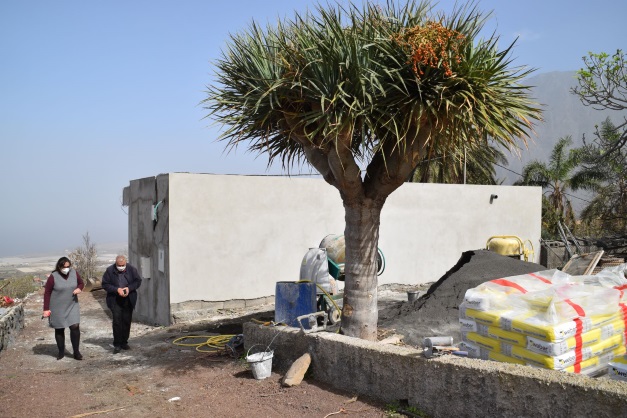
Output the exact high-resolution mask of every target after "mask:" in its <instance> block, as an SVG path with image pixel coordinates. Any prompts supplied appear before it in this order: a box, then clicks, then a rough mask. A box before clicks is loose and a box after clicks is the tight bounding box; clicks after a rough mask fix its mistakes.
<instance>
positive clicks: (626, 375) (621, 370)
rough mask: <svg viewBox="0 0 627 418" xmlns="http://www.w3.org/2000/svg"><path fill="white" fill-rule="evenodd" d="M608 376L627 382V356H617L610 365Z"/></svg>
mask: <svg viewBox="0 0 627 418" xmlns="http://www.w3.org/2000/svg"><path fill="white" fill-rule="evenodd" d="M607 374H608V376H609V378H610V379H613V380H621V381H623V382H627V355H624V354H623V355H617V356H615V357H614V358H613V359H612V360H611V361H610V362H609V363H608V369H607Z"/></svg>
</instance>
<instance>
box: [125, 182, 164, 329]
mask: <svg viewBox="0 0 627 418" xmlns="http://www.w3.org/2000/svg"><path fill="white" fill-rule="evenodd" d="M168 185H169V183H168V176H167V175H160V176H158V177H156V178H155V177H147V178H143V179H139V180H133V181H131V183H130V185H129V187H128V188H126V189H125V193H124V203H125V204H126V205H128V206H129V210H128V222H129V223H128V250H129V254H128V255H129V263H131V264H132V265H134V266H135V267H137V268H138V270H139V273H140V274H141V275H142V277H143V278H144V280H143V282H142V285H141V287H140V288H139V290H138V299H137V306H136V309H135V313H134V318H135V319H136V320H138V321H141V322H145V323H149V324H157V325H169V324H170V281H169V273H168V267H169V263H168V251H169V245H168V235H169V227H168V207H167V206H168ZM159 202H161V204H159V206H158V208H157V217H156V221H155V220H153V212H154V205H156V204H157V203H159ZM159 257H161V258H162V259H163V261H164V262H163V263H162V265H160V263H159ZM160 266H163V268H162V269H160Z"/></svg>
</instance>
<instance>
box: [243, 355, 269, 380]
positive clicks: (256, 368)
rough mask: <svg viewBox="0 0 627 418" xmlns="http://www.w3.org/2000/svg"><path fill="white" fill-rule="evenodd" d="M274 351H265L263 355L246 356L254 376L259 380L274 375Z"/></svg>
mask: <svg viewBox="0 0 627 418" xmlns="http://www.w3.org/2000/svg"><path fill="white" fill-rule="evenodd" d="M273 356H274V351H263V352H261V353H255V354H250V355H247V356H246V361H247V362H248V364H249V365H250V368H251V370H252V371H253V376H254V377H255V379H257V380H262V379H265V378H266V377H269V376H270V374H271V373H272V357H273Z"/></svg>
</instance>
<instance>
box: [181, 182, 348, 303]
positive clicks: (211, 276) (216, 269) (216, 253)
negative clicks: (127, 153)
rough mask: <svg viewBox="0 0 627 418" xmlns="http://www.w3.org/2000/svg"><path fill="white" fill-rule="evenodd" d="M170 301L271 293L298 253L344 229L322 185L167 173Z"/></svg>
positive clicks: (334, 199) (288, 275)
mask: <svg viewBox="0 0 627 418" xmlns="http://www.w3.org/2000/svg"><path fill="white" fill-rule="evenodd" d="M169 190H170V196H169V204H170V303H178V302H184V301H187V300H207V301H222V300H231V299H252V298H257V297H262V296H269V295H274V290H275V283H276V282H277V281H296V280H298V279H299V274H300V263H301V261H302V259H303V256H304V255H305V252H306V251H307V250H308V249H309V248H311V247H317V246H318V245H319V244H320V241H321V240H322V238H324V237H325V236H326V235H328V234H331V233H337V234H342V233H343V231H344V207H343V206H342V201H341V199H340V195H339V192H338V191H337V190H336V189H334V188H333V187H331V186H329V185H328V184H327V183H325V182H324V181H322V180H317V179H294V178H292V179H290V178H284V177H254V176H222V175H208V174H185V173H174V174H170V189H169Z"/></svg>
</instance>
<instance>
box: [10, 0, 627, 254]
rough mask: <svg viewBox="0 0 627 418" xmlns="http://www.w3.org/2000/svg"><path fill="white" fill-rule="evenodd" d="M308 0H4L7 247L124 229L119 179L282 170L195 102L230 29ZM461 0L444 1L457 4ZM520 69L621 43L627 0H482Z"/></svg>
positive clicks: (573, 63)
mask: <svg viewBox="0 0 627 418" xmlns="http://www.w3.org/2000/svg"><path fill="white" fill-rule="evenodd" d="M313 4H314V2H313V1H306V0H291V1H288V0H267V1H259V0H256V1H253V0H231V1H226V2H225V1H219V2H218V1H207V0H205V1H200V0H180V1H160V0H149V1H147V0H141V1H137V0H134V1H121V0H108V1H95V0H92V1H89V0H80V1H79V0H57V1H49V0H44V1H30V0H3V1H0V54H1V56H2V65H0V144H1V145H2V148H1V149H2V154H1V155H2V157H1V159H0V190H1V191H2V200H1V202H2V205H1V206H0V215H1V216H0V257H2V256H9V255H20V254H34V253H41V252H50V251H63V250H64V249H72V248H74V247H76V246H77V245H79V244H80V243H81V236H82V234H84V233H85V232H86V231H89V233H90V235H91V237H92V240H93V241H94V242H96V243H110V242H121V241H125V240H126V239H127V216H126V213H125V211H124V210H125V208H122V207H121V196H122V189H123V188H124V187H125V186H127V185H128V184H129V181H130V180H132V179H137V178H142V177H148V176H154V175H157V174H159V173H167V172H181V171H182V172H202V173H217V174H280V173H281V167H280V166H276V167H271V168H270V169H266V165H267V160H266V158H265V157H264V156H260V157H257V158H255V155H252V154H250V153H248V152H246V151H245V150H244V149H238V150H237V151H236V152H231V153H225V152H224V146H223V144H222V143H216V142H215V138H216V137H217V135H218V127H216V126H212V125H211V121H209V120H206V119H203V116H204V111H203V109H202V107H201V106H199V102H200V101H201V100H202V99H203V98H204V93H203V91H204V89H205V86H206V85H208V84H210V83H211V82H212V71H213V67H212V65H211V62H212V61H214V60H216V59H217V58H218V57H219V55H220V50H221V48H223V47H224V45H225V42H226V41H227V39H228V36H229V33H234V32H238V31H240V30H243V29H244V28H246V26H247V25H248V23H249V22H250V21H251V20H252V19H255V20H257V21H260V22H266V21H276V19H277V18H278V17H281V16H291V15H292V13H293V11H294V10H297V11H304V10H305V9H306V8H307V7H308V6H309V7H311V6H312V5H313ZM453 4H454V1H442V2H440V3H439V5H437V6H436V9H439V10H443V11H450V10H452V8H453ZM479 7H480V9H482V10H485V11H489V10H492V11H493V16H492V19H491V20H490V21H489V23H488V25H487V27H486V28H487V29H488V30H489V31H491V30H495V31H496V32H497V33H498V34H499V35H501V39H502V45H503V46H505V45H507V44H509V43H510V42H511V41H512V40H513V39H514V38H515V37H519V41H518V43H517V46H516V47H515V49H514V51H513V56H514V57H515V58H516V59H515V61H514V62H515V63H516V64H518V65H527V66H530V67H534V68H537V69H538V73H543V72H549V71H571V70H576V69H578V68H580V67H581V64H582V61H581V57H582V56H583V55H585V54H586V53H587V52H588V51H597V52H600V51H608V52H613V51H615V50H616V49H618V48H623V49H625V47H627V42H626V41H627V35H626V33H625V32H624V29H623V25H624V17H625V16H627V2H625V1H618V0H614V1H604V0H599V1H597V2H594V4H592V2H587V1H581V0H570V1H568V0H550V1H547V0H545V1H536V0H529V1H525V2H520V1H509V0H501V1H497V0H492V1H482V2H480V3H479Z"/></svg>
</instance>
